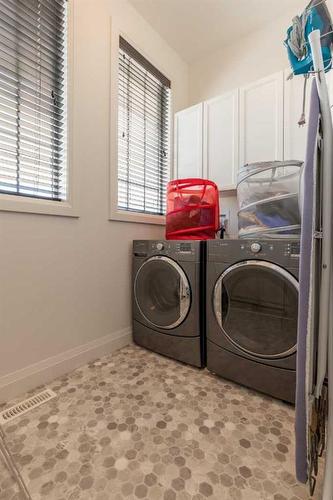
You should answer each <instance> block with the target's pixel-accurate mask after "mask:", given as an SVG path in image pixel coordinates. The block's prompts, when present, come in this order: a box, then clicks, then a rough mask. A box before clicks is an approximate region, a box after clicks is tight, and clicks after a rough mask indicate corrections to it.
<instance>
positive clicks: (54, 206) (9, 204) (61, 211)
mask: <svg viewBox="0 0 333 500" xmlns="http://www.w3.org/2000/svg"><path fill="white" fill-rule="evenodd" d="M67 4H68V7H67V9H68V12H67V19H68V26H67V158H66V170H67V199H66V200H65V201H55V200H47V199H43V198H33V197H27V196H20V195H14V194H5V193H0V212H18V213H31V214H44V215H59V216H65V217H79V212H78V206H77V202H78V196H77V189H76V185H75V179H76V174H75V171H74V165H75V163H74V161H73V109H74V108H73V82H74V62H75V59H74V6H73V4H74V1H73V0H67Z"/></svg>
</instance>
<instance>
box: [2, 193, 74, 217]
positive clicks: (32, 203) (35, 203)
mask: <svg viewBox="0 0 333 500" xmlns="http://www.w3.org/2000/svg"><path fill="white" fill-rule="evenodd" d="M0 211H4V212H18V213H30V214H41V215H58V216H60V217H79V214H78V211H77V210H76V209H74V207H73V206H72V205H71V204H70V203H69V202H61V201H51V200H41V199H32V198H26V197H23V196H15V195H5V194H1V195H0Z"/></svg>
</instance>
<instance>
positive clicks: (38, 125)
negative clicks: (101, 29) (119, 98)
mask: <svg viewBox="0 0 333 500" xmlns="http://www.w3.org/2000/svg"><path fill="white" fill-rule="evenodd" d="M66 47H67V1H66V0H29V1H27V0H0V193H3V194H6V195H16V196H20V197H28V198H39V199H45V200H54V201H63V200H66V199H67V179H66V178H67V175H66V146H67V138H66V129H67V127H66V120H67V118H66V94H67V89H66V85H67V78H66V75H67V70H66V65H67V62H66V59H67V57H66V56H67V50H66Z"/></svg>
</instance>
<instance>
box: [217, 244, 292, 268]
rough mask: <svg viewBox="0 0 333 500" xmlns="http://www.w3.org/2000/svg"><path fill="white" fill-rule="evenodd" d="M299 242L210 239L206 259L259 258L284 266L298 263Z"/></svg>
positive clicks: (238, 259)
mask: <svg viewBox="0 0 333 500" xmlns="http://www.w3.org/2000/svg"><path fill="white" fill-rule="evenodd" d="M299 255H300V242H299V241H298V240H294V239H283V240H282V239H281V240H273V239H272V240H254V239H253V240H252V239H249V240H246V239H238V240H212V241H209V242H208V261H211V262H238V261H242V260H247V259H260V260H267V261H270V262H276V263H279V264H280V265H282V266H285V267H291V268H297V267H298V265H299Z"/></svg>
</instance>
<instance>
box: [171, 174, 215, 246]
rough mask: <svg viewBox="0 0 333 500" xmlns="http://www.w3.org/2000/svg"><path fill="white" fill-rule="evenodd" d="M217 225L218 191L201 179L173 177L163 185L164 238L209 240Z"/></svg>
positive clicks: (213, 184) (210, 183)
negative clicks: (165, 186) (164, 201)
mask: <svg viewBox="0 0 333 500" xmlns="http://www.w3.org/2000/svg"><path fill="white" fill-rule="evenodd" d="M218 229H219V192H218V188H217V186H216V184H215V183H214V182H212V181H208V180H205V179H177V180H174V181H170V182H169V183H168V188H167V214H166V239H168V240H209V239H214V238H215V234H216V231H217V230H218Z"/></svg>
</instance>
